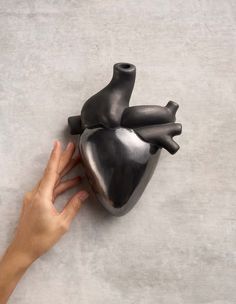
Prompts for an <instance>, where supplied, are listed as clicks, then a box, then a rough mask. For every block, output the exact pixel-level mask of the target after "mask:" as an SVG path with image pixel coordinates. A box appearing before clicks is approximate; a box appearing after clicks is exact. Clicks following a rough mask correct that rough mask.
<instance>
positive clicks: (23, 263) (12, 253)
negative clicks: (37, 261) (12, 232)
mask: <svg viewBox="0 0 236 304" xmlns="http://www.w3.org/2000/svg"><path fill="white" fill-rule="evenodd" d="M4 259H5V260H7V261H9V262H10V263H11V265H12V267H14V269H15V270H17V271H19V272H24V271H26V270H27V268H28V267H29V266H30V265H31V264H32V263H33V262H34V259H33V258H32V257H31V256H30V255H29V254H27V253H26V252H25V251H24V250H22V249H21V248H19V246H17V244H15V242H14V241H13V242H12V243H11V244H10V246H9V247H8V248H7V250H6V253H5V255H4Z"/></svg>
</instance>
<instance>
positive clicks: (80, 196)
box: [78, 191, 89, 201]
mask: <svg viewBox="0 0 236 304" xmlns="http://www.w3.org/2000/svg"><path fill="white" fill-rule="evenodd" d="M88 196H89V194H88V192H86V191H80V192H79V193H78V197H79V199H81V201H85V200H86V198H87V197H88Z"/></svg>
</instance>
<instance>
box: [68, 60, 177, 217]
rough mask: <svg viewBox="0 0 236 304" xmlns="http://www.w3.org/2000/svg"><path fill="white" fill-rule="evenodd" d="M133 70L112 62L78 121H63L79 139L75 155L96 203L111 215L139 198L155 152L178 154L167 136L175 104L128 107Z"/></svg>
mask: <svg viewBox="0 0 236 304" xmlns="http://www.w3.org/2000/svg"><path fill="white" fill-rule="evenodd" d="M135 74H136V68H135V66H134V65H132V64H129V63H117V64H115V65H114V68H113V77H112V79H111V81H110V83H109V84H108V85H107V86H106V87H105V88H104V89H102V90H101V91H99V92H98V93H97V94H95V95H93V96H92V97H91V98H89V99H88V100H87V101H86V102H85V104H84V106H83V108H82V110H81V115H80V116H73V117H69V118H68V123H69V126H70V132H71V134H80V137H79V151H80V155H81V158H82V163H83V165H84V168H85V173H86V175H87V177H88V180H89V182H90V184H91V187H92V189H93V191H94V193H95V194H96V197H97V200H98V201H99V202H100V203H101V204H102V205H103V206H104V207H105V208H106V209H107V210H108V211H109V212H110V213H111V214H113V215H116V216H120V215H123V214H125V213H127V212H128V211H129V210H130V209H131V208H132V207H133V206H134V205H135V203H136V202H137V201H138V199H139V198H140V196H141V195H142V193H143V191H144V189H145V187H146V185H147V183H148V182H149V180H150V178H151V177H152V175H153V172H154V170H155V168H156V165H157V162H158V158H159V156H160V152H161V149H162V148H164V149H166V150H167V151H168V152H170V153H171V154H174V153H176V152H177V151H178V149H179V146H178V144H177V143H176V142H175V141H173V139H172V137H173V136H175V135H180V134H181V130H182V127H181V124H179V123H175V113H176V111H177V109H178V107H179V106H178V104H177V103H175V102H173V101H169V102H168V103H167V105H166V106H165V107H161V106H157V105H153V106H151V105H146V106H133V107H132V106H131V107H129V100H130V96H131V93H132V90H133V87H134V82H135Z"/></svg>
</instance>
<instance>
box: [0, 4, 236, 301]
mask: <svg viewBox="0 0 236 304" xmlns="http://www.w3.org/2000/svg"><path fill="white" fill-rule="evenodd" d="M235 30H236V4H235V1H233V0H214V1H213V0H205V1H204V0H198V1H197V0H188V1H183V0H182V1H181V0H156V1H155V0H145V1H140V0H130V1H125V0H120V1H116V0H110V1H106V0H103V1H101V0H97V1H95V0H86V1H85V0H82V1H76V0H74V1H73V0H64V1H63V0H58V1H54V0H38V1H35V0H30V1H27V0H23V1H17V0H1V1H0V71H1V72H0V126H1V133H0V164H1V181H0V254H2V253H3V251H4V249H5V248H6V246H7V244H8V243H9V241H10V239H11V237H12V233H13V231H14V228H15V226H16V222H17V218H18V214H19V210H20V206H21V200H22V196H23V194H24V192H25V191H27V190H29V189H30V188H31V187H32V186H33V185H34V184H35V183H36V182H37V180H38V179H39V178H40V176H41V174H42V170H43V169H44V166H45V164H46V162H47V158H48V155H49V152H50V149H51V146H52V142H53V139H55V138H58V139H60V140H61V141H62V142H63V144H66V143H67V142H68V140H69V139H70V138H71V136H69V135H68V133H67V130H66V126H67V117H68V116H70V115H75V114H77V113H79V111H80V109H81V106H82V104H83V102H84V101H85V100H86V99H87V98H88V97H90V96H91V95H92V94H94V93H95V92H97V91H98V90H100V89H101V88H102V87H103V86H104V85H105V84H107V82H108V81H109V80H110V78H111V75H112V66H113V64H114V63H116V62H120V61H127V62H131V63H133V64H135V65H136V66H137V78H136V79H137V80H136V85H135V89H134V92H133V95H132V99H131V104H132V105H139V104H160V105H165V104H166V102H167V101H168V100H174V101H176V102H178V103H179V104H180V109H179V111H178V115H177V121H179V122H182V123H183V134H182V136H181V137H178V139H177V138H176V139H177V141H178V143H179V144H180V146H181V149H180V150H179V152H178V153H177V154H176V155H175V156H171V155H170V154H168V153H167V152H165V151H163V152H162V155H161V159H160V163H159V166H158V168H157V170H156V171H155V174H154V176H153V178H152V180H151V182H150V183H149V185H148V187H147V189H146V191H145V193H144V194H143V196H142V198H141V200H140V201H139V203H138V204H137V205H136V207H135V208H134V209H133V210H132V211H131V212H130V213H129V214H127V215H126V216H124V217H121V218H114V217H111V216H109V215H108V214H107V213H106V212H105V211H104V210H103V209H102V207H100V206H99V205H98V204H97V203H96V202H95V201H94V200H93V199H90V200H89V202H88V203H87V204H86V206H84V207H83V208H82V211H81V212H80V214H79V215H78V217H77V218H76V220H75V221H74V223H73V225H72V227H71V231H70V232H69V233H68V234H66V235H65V237H64V238H63V239H62V240H61V242H60V243H58V244H57V245H56V246H55V247H54V248H53V249H52V250H51V251H50V252H49V253H48V254H46V255H44V256H43V257H42V258H40V259H39V260H38V261H37V262H36V263H35V264H33V266H32V267H31V269H29V271H28V272H27V274H26V275H25V277H24V278H23V280H22V281H21V282H20V284H19V285H18V287H17V289H16V290H15V293H14V295H13V296H12V298H11V300H10V303H17V304H23V303H24V304H32V303H33V304H39V303H40V304H41V303H50V304H51V303H57V304H62V303H63V304H65V303H69V304H75V303H76V304H77V303H80V304H94V303H95V304H102V303H110V304H120V303H123V304H133V303H136V304H156V303H158V304H203V303H204V304H235V303H236V288H235V286H236V206H235V194H236V185H235V182H236V181H235V178H236V159H235V153H236V125H235V124H236V92H235V84H236V83H235V72H236V56H235V55H236V31H235ZM73 140H76V138H73ZM74 174H76V172H74ZM170 189H171V190H170ZM74 191H75V190H71V192H70V193H67V194H65V195H64V196H63V197H61V198H60V199H59V202H58V204H59V205H60V204H63V202H64V201H65V200H66V199H67V198H68V197H69V196H70V195H71V194H72V193H73V192H74Z"/></svg>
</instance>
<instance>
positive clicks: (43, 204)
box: [0, 140, 88, 304]
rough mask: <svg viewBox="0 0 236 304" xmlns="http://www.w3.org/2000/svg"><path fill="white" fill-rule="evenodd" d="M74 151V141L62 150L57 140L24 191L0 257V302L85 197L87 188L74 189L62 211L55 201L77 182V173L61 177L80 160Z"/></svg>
mask: <svg viewBox="0 0 236 304" xmlns="http://www.w3.org/2000/svg"><path fill="white" fill-rule="evenodd" d="M74 152H75V145H74V144H73V143H69V144H68V145H67V148H66V149H65V150H64V151H63V150H62V148H61V143H60V142H59V141H57V140H56V141H55V143H54V148H53V150H52V152H51V154H50V157H49V160H48V163H47V166H46V168H45V170H44V173H43V176H42V178H41V179H40V181H39V182H38V183H37V185H36V186H35V187H34V188H33V189H32V190H31V191H29V192H27V193H25V195H24V199H23V204H22V210H21V215H20V218H19V222H18V226H17V228H16V232H15V235H14V237H13V240H12V242H11V243H10V245H9V247H8V248H7V250H6V252H5V254H4V255H3V257H2V259H1V261H0V304H4V303H7V301H8V299H9V297H10V295H11V294H12V292H13V290H14V289H15V287H16V285H17V283H18V282H19V280H20V279H21V277H22V276H23V275H24V273H25V272H26V270H27V269H28V268H29V267H30V265H31V264H32V263H33V262H34V261H35V260H37V259H38V258H39V257H40V256H41V255H43V254H44V253H46V252H47V251H48V250H49V249H50V248H51V247H52V246H53V245H54V244H55V243H56V242H57V241H58V240H59V239H60V238H61V237H62V236H63V235H64V234H65V232H67V231H68V230H69V228H70V225H71V223H72V221H73V219H74V218H75V217H76V215H77V213H78V211H79V209H80V207H81V205H82V202H83V201H85V200H86V198H87V197H88V193H87V192H86V191H79V192H77V193H76V194H74V195H73V196H72V197H71V198H70V199H69V200H68V202H66V204H65V206H64V209H63V210H62V211H61V212H58V211H57V209H56V208H55V205H54V202H55V199H56V198H57V196H58V195H60V194H61V193H63V192H65V191H66V190H68V189H70V188H72V187H75V186H76V185H78V183H79V182H80V179H81V178H80V177H79V176H78V177H75V178H72V179H68V180H66V181H62V180H61V179H62V177H64V176H65V175H66V174H67V173H68V172H70V171H71V169H72V168H74V167H75V166H76V165H77V164H78V163H79V157H78V156H77V157H76V158H73V155H74Z"/></svg>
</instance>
